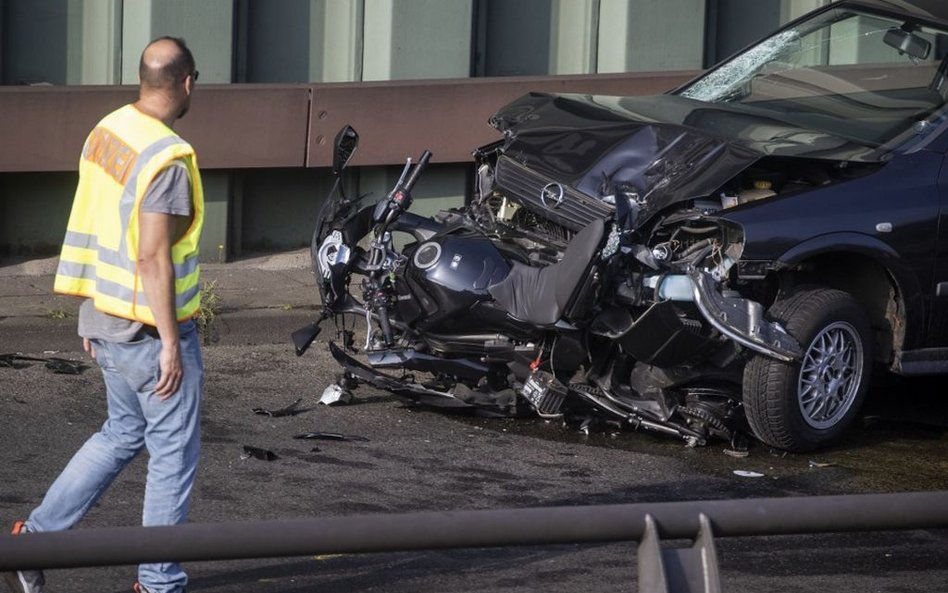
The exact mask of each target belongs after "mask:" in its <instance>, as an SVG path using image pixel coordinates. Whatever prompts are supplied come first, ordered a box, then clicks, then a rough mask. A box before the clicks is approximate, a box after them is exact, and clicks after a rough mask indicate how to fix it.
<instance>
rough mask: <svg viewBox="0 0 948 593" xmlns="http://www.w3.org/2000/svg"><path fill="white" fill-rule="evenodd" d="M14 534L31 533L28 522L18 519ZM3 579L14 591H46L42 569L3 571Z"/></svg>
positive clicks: (28, 592) (14, 526)
mask: <svg viewBox="0 0 948 593" xmlns="http://www.w3.org/2000/svg"><path fill="white" fill-rule="evenodd" d="M12 533H13V535H21V534H24V533H29V532H28V531H26V524H25V523H23V521H17V522H16V523H14V524H13V532H12ZM3 580H4V581H6V583H7V586H8V587H9V588H10V590H11V591H13V592H14V593H44V591H46V579H45V578H44V577H43V571H42V570H17V571H10V572H5V573H3Z"/></svg>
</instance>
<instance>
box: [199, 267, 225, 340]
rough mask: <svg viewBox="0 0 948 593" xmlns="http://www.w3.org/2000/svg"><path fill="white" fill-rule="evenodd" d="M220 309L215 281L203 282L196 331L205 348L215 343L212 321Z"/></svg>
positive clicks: (219, 296) (219, 299)
mask: <svg viewBox="0 0 948 593" xmlns="http://www.w3.org/2000/svg"><path fill="white" fill-rule="evenodd" d="M220 308H221V295H220V294H218V292H217V280H212V281H210V282H205V283H204V284H202V285H201V307H200V309H198V315H197V319H196V321H197V326H198V331H199V332H200V334H201V337H202V339H203V341H204V345H205V346H207V345H208V344H210V343H211V342H213V341H215V340H214V336H215V332H214V327H213V326H214V320H215V319H217V314H218V312H219V311H220Z"/></svg>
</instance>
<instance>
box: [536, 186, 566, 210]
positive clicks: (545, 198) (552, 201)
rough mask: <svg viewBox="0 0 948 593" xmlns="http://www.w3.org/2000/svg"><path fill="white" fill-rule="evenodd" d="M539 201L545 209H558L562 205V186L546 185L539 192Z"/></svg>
mask: <svg viewBox="0 0 948 593" xmlns="http://www.w3.org/2000/svg"><path fill="white" fill-rule="evenodd" d="M540 201H541V202H543V205H544V206H546V207H547V208H559V207H560V204H562V203H563V186H562V185H560V184H559V183H547V184H546V185H544V186H543V189H541V190H540Z"/></svg>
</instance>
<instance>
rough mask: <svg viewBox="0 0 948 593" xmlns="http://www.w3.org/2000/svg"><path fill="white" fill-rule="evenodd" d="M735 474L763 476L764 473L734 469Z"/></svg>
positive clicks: (750, 476) (745, 476)
mask: <svg viewBox="0 0 948 593" xmlns="http://www.w3.org/2000/svg"><path fill="white" fill-rule="evenodd" d="M734 475H735V476H740V477H742V478H763V477H764V474H762V473H760V472H753V471H750V470H746V469H736V470H734Z"/></svg>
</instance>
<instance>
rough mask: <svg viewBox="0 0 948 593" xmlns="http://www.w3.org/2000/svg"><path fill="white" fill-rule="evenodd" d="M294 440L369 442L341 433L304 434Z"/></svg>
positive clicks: (295, 436)
mask: <svg viewBox="0 0 948 593" xmlns="http://www.w3.org/2000/svg"><path fill="white" fill-rule="evenodd" d="M293 438H294V439H312V440H318V441H368V440H369V439H367V438H365V437H363V436H358V435H354V434H342V433H340V432H304V433H300V434H298V435H294V436H293Z"/></svg>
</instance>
